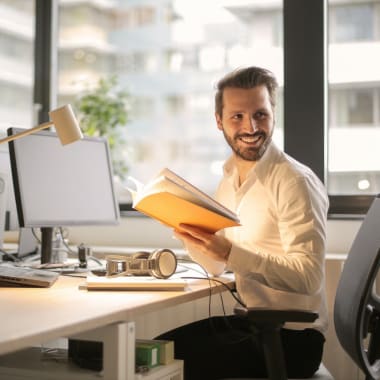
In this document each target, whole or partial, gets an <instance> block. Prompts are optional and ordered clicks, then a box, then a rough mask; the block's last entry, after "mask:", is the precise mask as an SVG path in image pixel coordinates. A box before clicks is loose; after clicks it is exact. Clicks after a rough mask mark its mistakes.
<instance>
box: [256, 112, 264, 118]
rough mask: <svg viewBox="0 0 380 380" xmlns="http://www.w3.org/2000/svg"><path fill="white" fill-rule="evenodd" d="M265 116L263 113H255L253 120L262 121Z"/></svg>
mask: <svg viewBox="0 0 380 380" xmlns="http://www.w3.org/2000/svg"><path fill="white" fill-rule="evenodd" d="M265 116H266V113H265V112H256V113H255V119H264V118H265Z"/></svg>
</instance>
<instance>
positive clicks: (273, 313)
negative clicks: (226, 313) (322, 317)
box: [234, 305, 318, 324]
mask: <svg viewBox="0 0 380 380" xmlns="http://www.w3.org/2000/svg"><path fill="white" fill-rule="evenodd" d="M234 313H235V314H236V315H240V316H243V317H247V318H248V319H249V320H250V321H252V322H257V323H267V324H269V323H272V324H284V323H285V322H314V321H315V320H316V319H317V318H318V313H316V312H312V311H306V310H273V309H264V308H257V307H244V306H240V305H239V306H236V307H235V308H234Z"/></svg>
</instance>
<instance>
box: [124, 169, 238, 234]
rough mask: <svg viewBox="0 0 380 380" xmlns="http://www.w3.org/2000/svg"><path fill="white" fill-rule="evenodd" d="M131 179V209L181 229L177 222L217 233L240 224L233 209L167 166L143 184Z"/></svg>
mask: <svg viewBox="0 0 380 380" xmlns="http://www.w3.org/2000/svg"><path fill="white" fill-rule="evenodd" d="M130 179H131V181H133V182H134V183H135V185H136V191H135V190H132V189H128V190H129V191H130V192H131V194H132V200H133V203H132V206H133V208H134V209H136V210H138V211H140V212H142V213H143V214H145V215H148V216H150V217H152V218H154V219H156V220H158V221H160V222H161V223H163V224H165V225H167V226H170V227H173V228H175V229H180V228H179V224H180V223H186V224H191V225H194V226H197V227H200V228H203V229H204V230H206V231H209V232H216V231H218V230H220V229H223V228H226V227H233V226H238V225H240V224H239V219H238V217H237V215H236V214H235V213H234V212H232V211H231V210H229V209H227V208H226V207H224V206H223V205H222V204H220V203H219V202H217V201H216V200H214V199H213V198H211V197H210V196H208V195H207V194H205V193H204V192H202V191H201V190H199V189H198V188H196V187H195V186H193V185H192V184H190V183H189V182H187V181H186V180H184V179H183V178H182V177H180V176H179V175H177V174H175V173H174V172H172V171H171V170H170V169H167V168H165V169H163V170H162V171H161V172H160V173H159V175H158V176H157V177H156V178H155V179H154V180H152V181H151V182H149V183H148V184H146V185H145V186H144V185H143V184H141V183H140V182H138V181H136V180H135V179H133V178H131V177H130Z"/></svg>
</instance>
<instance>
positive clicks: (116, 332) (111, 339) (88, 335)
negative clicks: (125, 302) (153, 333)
mask: <svg viewBox="0 0 380 380" xmlns="http://www.w3.org/2000/svg"><path fill="white" fill-rule="evenodd" d="M72 338H74V339H82V340H90V341H102V342H103V345H104V346H103V379H104V380H134V379H135V339H136V337H135V323H134V322H120V323H115V324H112V325H108V326H104V327H101V328H98V329H96V330H93V331H87V332H84V333H80V334H77V335H75V336H73V337H72Z"/></svg>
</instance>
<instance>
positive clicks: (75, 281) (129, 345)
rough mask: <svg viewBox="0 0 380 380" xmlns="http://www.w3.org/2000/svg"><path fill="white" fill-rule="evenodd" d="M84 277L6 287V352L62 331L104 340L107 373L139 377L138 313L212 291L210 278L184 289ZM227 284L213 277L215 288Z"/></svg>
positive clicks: (1, 314) (2, 319) (1, 320)
mask: <svg viewBox="0 0 380 380" xmlns="http://www.w3.org/2000/svg"><path fill="white" fill-rule="evenodd" d="M83 281H84V280H83V279H80V278H73V277H60V278H59V280H58V281H57V282H56V283H55V284H54V285H53V286H52V287H51V288H0V305H1V309H0V310H1V311H0V354H5V353H9V352H13V351H16V350H19V349H22V348H27V347H30V346H34V345H38V344H40V343H43V342H47V341H50V340H53V339H57V338H60V337H76V338H83V339H89V340H94V339H95V340H102V341H103V342H104V347H105V350H104V352H105V354H104V379H105V380H121V379H123V380H131V379H135V373H134V369H135V368H134V367H135V360H134V359H135V356H134V355H135V320H136V318H138V317H140V316H142V315H144V314H145V313H150V312H153V311H158V310H161V309H163V308H168V307H171V306H175V305H178V304H181V303H187V302H192V301H195V300H197V299H201V298H207V297H209V294H210V291H209V289H210V288H209V285H210V284H209V282H208V281H207V280H193V281H192V282H191V283H190V286H189V289H188V290H186V291H182V292H179V291H176V292H171V291H170V292H169V291H149V292H142V291H134V292H131V291H87V290H79V285H80V284H81V283H83ZM225 282H226V283H229V284H231V285H232V284H233V281H232V279H231V278H228V277H227V278H226V280H225ZM224 290H226V289H225V287H223V286H222V285H220V284H216V283H212V293H218V292H221V291H224Z"/></svg>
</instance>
